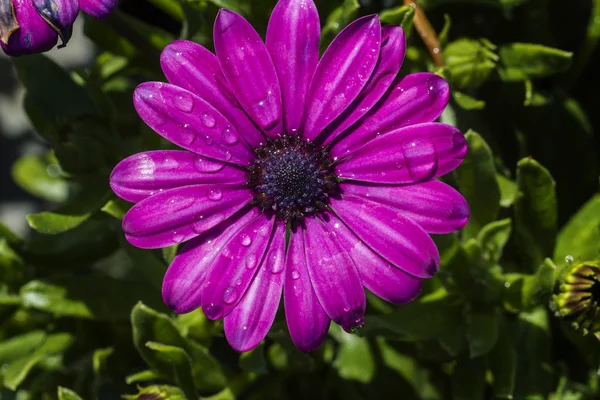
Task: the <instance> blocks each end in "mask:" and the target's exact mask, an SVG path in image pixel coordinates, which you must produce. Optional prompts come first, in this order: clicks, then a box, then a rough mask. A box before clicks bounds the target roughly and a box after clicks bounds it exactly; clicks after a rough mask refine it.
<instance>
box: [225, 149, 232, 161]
mask: <svg viewBox="0 0 600 400" xmlns="http://www.w3.org/2000/svg"><path fill="white" fill-rule="evenodd" d="M224 158H225V161H229V160H231V153H230V152H229V151H226V152H225V156H224Z"/></svg>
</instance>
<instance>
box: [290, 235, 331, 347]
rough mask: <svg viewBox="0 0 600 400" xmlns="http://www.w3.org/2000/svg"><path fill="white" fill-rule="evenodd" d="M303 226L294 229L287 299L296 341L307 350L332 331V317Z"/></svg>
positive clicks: (291, 327) (319, 342)
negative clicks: (309, 259) (321, 296)
mask: <svg viewBox="0 0 600 400" xmlns="http://www.w3.org/2000/svg"><path fill="white" fill-rule="evenodd" d="M301 229H302V228H301V227H299V226H297V227H295V228H292V232H291V235H290V243H289V246H288V252H287V258H286V267H285V283H284V285H285V287H284V291H283V299H284V305H285V317H286V320H287V326H288V330H289V331H290V336H291V337H292V341H293V342H294V344H295V345H296V347H298V348H299V349H300V350H302V351H304V352H308V351H314V350H316V349H317V348H318V347H319V346H320V345H321V343H323V340H325V337H326V336H327V331H328V330H329V323H330V319H329V317H328V316H327V314H326V313H325V311H324V310H323V307H321V304H320V303H319V300H318V299H317V295H316V294H315V291H314V289H313V287H312V283H311V282H310V277H309V275H308V269H307V266H306V254H305V250H304V235H303V233H302V230H301Z"/></svg>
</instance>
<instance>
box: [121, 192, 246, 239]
mask: <svg viewBox="0 0 600 400" xmlns="http://www.w3.org/2000/svg"><path fill="white" fill-rule="evenodd" d="M252 197H253V194H252V191H250V190H249V189H246V188H240V187H235V186H227V185H219V184H215V185H193V186H184V187H180V188H176V189H171V190H167V191H165V192H160V193H157V194H155V195H154V196H150V197H148V198H146V199H144V200H142V201H140V202H139V203H137V204H136V205H135V206H133V207H132V208H131V209H130V210H129V211H128V212H127V214H125V218H123V231H124V232H125V237H126V238H127V240H128V241H129V243H131V244H132V245H134V246H137V247H141V248H144V249H155V248H159V247H167V246H172V245H175V244H177V243H181V242H183V241H186V240H189V239H191V238H193V237H196V236H198V235H200V234H202V233H204V232H206V231H207V230H209V229H210V228H212V227H213V226H216V225H218V224H219V223H221V222H223V221H225V220H226V219H227V218H229V217H231V216H232V215H233V214H235V213H236V212H237V211H238V210H239V209H241V208H242V207H244V206H245V205H246V204H248V203H250V201H251V200H252Z"/></svg>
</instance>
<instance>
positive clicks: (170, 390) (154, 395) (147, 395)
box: [123, 385, 205, 400]
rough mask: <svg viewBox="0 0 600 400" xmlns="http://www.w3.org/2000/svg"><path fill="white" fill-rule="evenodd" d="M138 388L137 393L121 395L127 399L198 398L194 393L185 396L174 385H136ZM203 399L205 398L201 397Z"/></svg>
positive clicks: (191, 399)
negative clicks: (191, 395)
mask: <svg viewBox="0 0 600 400" xmlns="http://www.w3.org/2000/svg"><path fill="white" fill-rule="evenodd" d="M138 390H139V393H137V394H129V395H123V398H124V399H127V400H193V399H197V398H198V396H197V395H195V394H194V396H193V397H191V398H190V397H186V395H185V394H184V393H183V392H182V391H181V389H179V388H178V387H175V386H167V385H160V386H158V385H156V386H146V387H139V386H138ZM203 399H205V398H204V397H203Z"/></svg>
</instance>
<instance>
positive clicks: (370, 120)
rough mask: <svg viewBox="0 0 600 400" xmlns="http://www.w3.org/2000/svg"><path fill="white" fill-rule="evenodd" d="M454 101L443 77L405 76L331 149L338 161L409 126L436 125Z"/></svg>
mask: <svg viewBox="0 0 600 400" xmlns="http://www.w3.org/2000/svg"><path fill="white" fill-rule="evenodd" d="M449 99H450V87H449V86H448V83H447V82H446V81H445V80H444V79H443V78H441V77H439V76H437V75H435V74H432V73H429V72H423V73H417V74H411V75H408V76H405V77H404V78H402V79H401V80H400V81H399V82H398V83H397V84H396V85H395V86H394V87H393V88H392V89H390V90H389V91H388V92H387V93H386V94H385V96H383V97H382V98H381V100H380V101H379V103H378V104H377V105H376V106H375V107H374V108H373V109H372V110H371V111H369V112H368V113H367V115H366V116H365V117H364V118H363V119H362V120H361V121H360V123H359V124H358V125H356V126H355V128H356V129H354V130H349V131H347V132H345V134H344V135H342V136H341V137H340V140H339V141H338V142H336V143H335V144H334V145H333V146H332V148H331V155H332V156H334V157H340V158H341V157H344V156H347V155H349V154H351V153H353V152H354V151H356V150H357V149H359V148H360V147H361V146H363V145H364V144H365V143H367V142H369V141H370V140H372V139H374V138H375V137H377V136H378V135H382V134H384V133H387V132H390V131H392V130H395V129H399V128H402V127H404V126H408V125H415V124H420V123H423V122H432V121H434V120H435V119H436V118H438V117H439V116H440V115H441V114H442V112H443V111H444V109H445V108H446V105H447V104H448V100H449Z"/></svg>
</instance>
